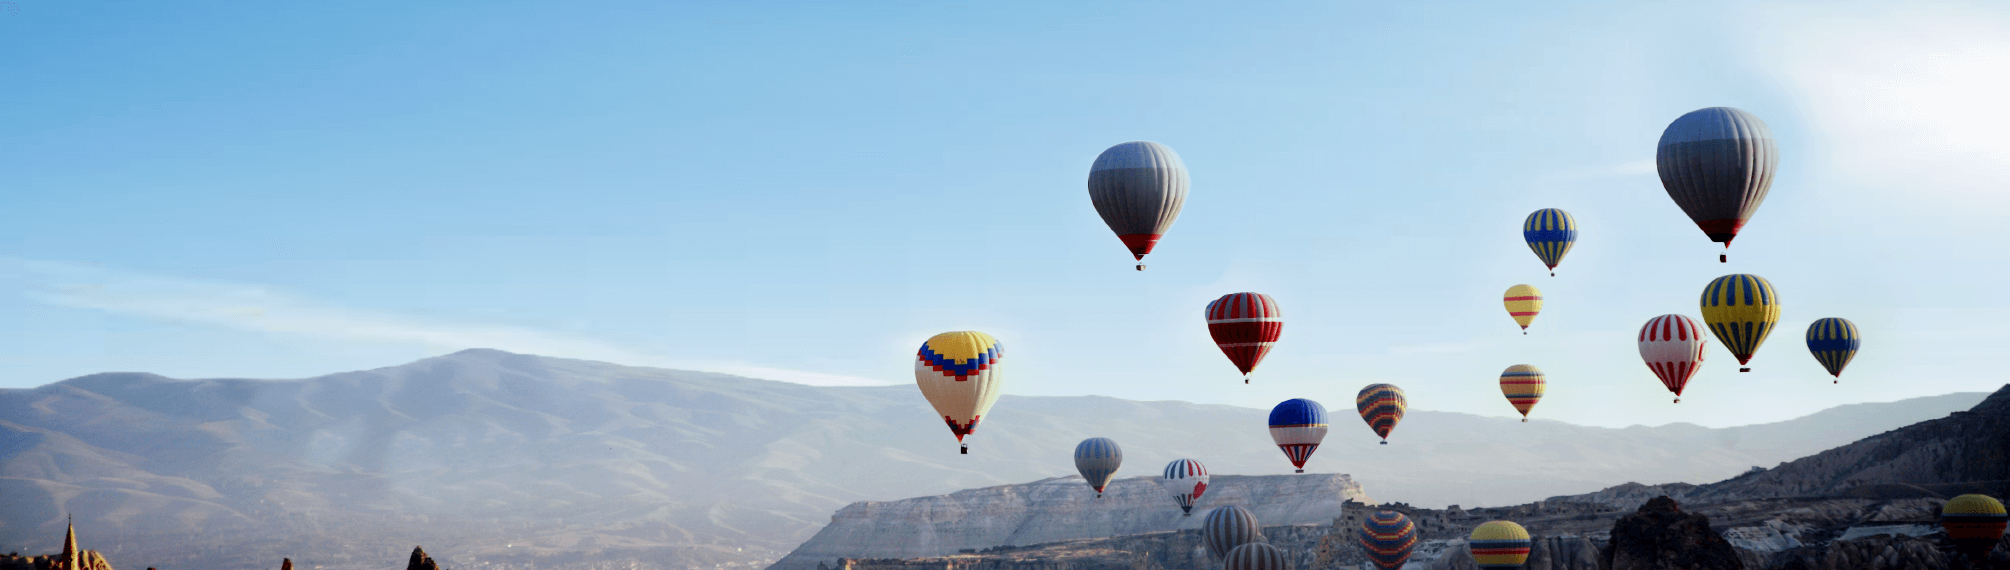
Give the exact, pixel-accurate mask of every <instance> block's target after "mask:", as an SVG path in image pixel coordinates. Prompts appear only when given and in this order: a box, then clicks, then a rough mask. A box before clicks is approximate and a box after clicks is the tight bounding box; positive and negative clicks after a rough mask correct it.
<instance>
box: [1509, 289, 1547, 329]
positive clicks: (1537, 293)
mask: <svg viewBox="0 0 2010 570" xmlns="http://www.w3.org/2000/svg"><path fill="white" fill-rule="evenodd" d="M1501 305H1502V306H1504V307H1507V310H1508V316H1509V317H1513V318H1514V322H1515V324H1519V325H1521V330H1528V324H1529V323H1532V322H1535V316H1536V314H1538V313H1541V312H1542V290H1540V289H1536V288H1535V286H1534V285H1516V286H1513V287H1509V288H1508V290H1507V292H1506V293H1502V294H1501Z"/></svg>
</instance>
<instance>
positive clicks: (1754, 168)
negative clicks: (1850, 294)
mask: <svg viewBox="0 0 2010 570" xmlns="http://www.w3.org/2000/svg"><path fill="white" fill-rule="evenodd" d="M1779 165H1780V152H1779V149H1777V148H1775V147H1774V146H1773V131H1772V129H1770V128H1767V127H1766V123H1765V122H1764V121H1760V120H1759V118H1758V117H1757V116H1754V115H1752V114H1751V113H1747V112H1745V111H1742V110H1738V109H1733V108H1730V107H1710V108H1708V109H1697V110H1695V111H1690V112H1689V113H1688V114H1685V115H1682V116H1681V117H1680V118H1677V119H1675V122H1673V123H1669V124H1668V129H1667V130H1665V131H1662V132H1661V143H1660V144H1659V145H1658V148H1656V149H1655V152H1654V167H1655V170H1657V171H1660V173H1661V186H1662V187H1663V188H1665V189H1667V190H1668V197H1669V198H1674V199H1675V205H1677V206H1681V207H1682V212H1683V213H1685V214H1688V215H1689V219H1690V220H1692V221H1694V222H1696V227H1698V228H1702V229H1703V233H1704V234H1706V235H1708V236H1710V241H1716V242H1723V244H1724V247H1725V248H1726V249H1729V248H1730V247H1731V240H1732V239H1733V238H1736V237H1738V230H1739V229H1742V228H1744V227H1745V222H1747V221H1750V220H1751V219H1752V213H1754V212H1757V211H1759V203H1760V202H1764V201H1765V200H1766V190H1767V189H1769V188H1771V187H1772V185H1773V172H1774V170H1776V169H1777V168H1778V167H1779ZM1717 261H1720V262H1721V261H1726V258H1725V256H1724V255H1722V254H1720V255H1718V256H1717Z"/></svg>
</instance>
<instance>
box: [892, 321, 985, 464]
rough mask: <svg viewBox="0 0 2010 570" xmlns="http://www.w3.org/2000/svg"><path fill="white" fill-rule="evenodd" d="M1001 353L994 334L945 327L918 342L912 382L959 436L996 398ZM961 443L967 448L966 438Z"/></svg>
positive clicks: (970, 428) (974, 425)
mask: <svg viewBox="0 0 2010 570" xmlns="http://www.w3.org/2000/svg"><path fill="white" fill-rule="evenodd" d="M1004 358H1005V350H1004V348H1003V346H1002V345H1000V344H999V343H998V339H995V338H991V335H988V334H984V333H981V332H977V331H957V332H946V333H942V334H939V335H935V336H933V337H929V339H928V342H924V343H921V353H920V355H919V357H917V358H916V359H915V361H914V383H915V384H917V385H919V386H921V395H922V397H925V398H928V403H929V405H932V406H935V413H937V414H940V415H941V416H942V421H944V422H946V423H948V424H949V433H953V434H956V441H957V442H959V443H961V442H962V441H963V436H966V435H970V432H973V431H976V430H977V422H978V420H982V419H984V414H985V413H986V412H989V411H991V405H992V404H995V403H998V394H999V390H1000V388H1001V387H1002V386H1003V385H1004V383H1005V372H1004V368H1003V365H1004V362H1003V359H1004ZM962 447H963V451H962V453H965V454H968V453H970V445H969V444H963V445H962Z"/></svg>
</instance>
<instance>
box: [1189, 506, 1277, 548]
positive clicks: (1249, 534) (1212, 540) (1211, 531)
mask: <svg viewBox="0 0 2010 570" xmlns="http://www.w3.org/2000/svg"><path fill="white" fill-rule="evenodd" d="M1200 537H1201V540H1203V541H1204V542H1206V543H1207V551H1208V552H1210V553H1213V554H1214V556H1215V558H1224V559H1225V558H1227V557H1228V552H1229V551H1231V550H1235V547H1237V546H1242V545H1244V544H1249V543H1251V542H1257V541H1260V540H1263V527H1260V526H1257V524H1256V515H1252V514H1249V510H1248V509H1244V508H1242V507H1238V506H1235V505H1229V506H1226V507H1216V508H1215V509H1214V511H1213V512H1210V513H1208V514H1207V520H1204V521H1201V523H1200Z"/></svg>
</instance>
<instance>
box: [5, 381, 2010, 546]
mask: <svg viewBox="0 0 2010 570" xmlns="http://www.w3.org/2000/svg"><path fill="white" fill-rule="evenodd" d="M1983 396H1984V394H1980V393H1977V394H1953V395H1947V396H1936V397H1931V398H1919V399H1913V400H1906V401H1903V402H1895V403H1889V404H1863V405H1856V406H1845V407H1841V408H1836V409H1833V410H1829V411H1826V412H1822V413H1819V414H1815V415H1813V416H1809V417H1806V418H1801V419H1797V420H1792V421H1787V422H1780V423H1776V424H1767V425H1759V426H1746V427H1740V428H1732V429H1722V430H1713V429H1706V428H1701V427H1697V426H1693V425H1686V424H1674V425H1669V426H1661V427H1654V428H1648V427H1633V428H1626V429H1606V428H1591V427H1581V426H1573V425H1568V424H1563V423H1558V422H1549V421H1536V422H1532V423H1528V424H1521V423H1518V422H1515V421H1514V420H1508V419H1501V418H1484V417H1478V416H1471V415H1465V414H1453V413H1439V412H1426V411H1414V412H1412V413H1411V414H1410V415H1409V417H1407V418H1406V419H1405V420H1404V421H1403V424H1402V426H1401V427H1400V428H1399V429H1398V431H1397V436H1396V437H1395V438H1394V439H1395V441H1394V442H1393V443H1392V444H1391V445H1387V446H1378V445H1375V444H1374V442H1375V439H1374V438H1373V437H1371V436H1370V435H1369V432H1368V430H1367V429H1366V428H1365V427H1361V426H1358V425H1355V424H1354V423H1353V422H1351V421H1347V420H1348V419H1351V418H1349V417H1348V416H1347V415H1346V414H1345V413H1344V412H1342V415H1341V416H1340V417H1341V421H1340V422H1339V424H1338V425H1336V428H1335V430H1334V433H1333V434H1332V435H1330V436H1328V438H1327V443H1326V445H1325V446H1323V447H1322V448H1321V449H1320V450H1319V452H1318V454H1317V455H1316V456H1315V457H1314V458H1313V460H1312V462H1311V463H1310V464H1308V465H1307V468H1308V471H1312V472H1326V473H1334V472H1339V473H1348V474H1351V475H1352V478H1353V480H1354V481H1357V482H1359V483H1360V484H1361V485H1362V487H1363V488H1364V490H1365V491H1366V492H1367V494H1368V495H1369V496H1372V497H1375V498H1376V499H1378V500H1384V501H1389V500H1395V501H1405V502H1409V503H1412V504H1417V505H1439V504H1445V503H1464V504H1467V505H1473V504H1477V503H1480V502H1482V500H1484V502H1486V503H1489V504H1512V503H1516V502H1522V501H1529V500H1535V499H1540V498H1543V497H1548V496H1554V495H1563V494H1574V493H1585V492H1590V491H1594V490H1597V489H1601V488H1604V487H1607V486H1610V485H1612V484H1613V483H1615V482H1623V481H1640V482H1644V483H1659V482H1673V481H1710V480H1718V479H1723V478H1726V477H1730V476H1733V475H1736V474H1738V473H1741V472H1744V471H1746V470H1747V469H1749V468H1751V467H1752V466H1754V465H1772V464H1775V463H1779V462H1782V461H1786V460H1791V459H1795V458H1798V457H1800V456H1803V455H1808V454H1811V453H1814V452H1817V451H1820V450H1822V449H1826V448H1828V447H1833V446H1835V445H1839V444H1841V443H1846V442H1848V441H1852V440H1855V439H1857V438H1861V437H1864V436H1867V435H1871V434H1874V433H1878V432H1881V431H1884V430H1888V429H1892V428H1896V427H1899V426H1903V425H1906V424H1910V423H1913V422H1917V421H1921V420H1924V419H1928V418H1933V417H1939V416H1943V415H1945V414H1947V413H1948V412H1950V411H1954V410H1961V409H1966V408H1968V407H1970V406H1972V405H1974V404H1975V403H1977V402H1979V401H1980V400H1981V399H1982V398H1983ZM1265 416H1266V411H1265V410H1256V409H1249V408H1238V407H1232V406H1220V405H1202V404H1192V403H1187V402H1135V401H1127V400H1120V399H1115V398H1105V397H1016V396H1007V397H1005V398H1004V399H1002V400H1001V401H1000V402H999V404H998V406H997V407H996V408H995V409H994V410H993V412H992V414H991V415H990V416H988V417H986V418H985V424H984V426H983V428H981V429H980V430H979V433H978V434H976V435H975V436H973V437H972V438H971V448H972V449H971V454H970V455H958V454H957V452H956V445H955V440H954V439H953V438H952V437H950V436H949V434H948V433H947V430H946V429H944V428H943V427H942V425H941V421H940V420H939V419H938V418H936V416H935V415H934V413H933V411H932V410H930V408H929V407H928V404H927V402H926V401H924V400H923V399H922V398H921V396H920V394H919V393H918V392H917V391H916V390H915V389H914V388H912V387H911V386H891V387H868V388H858V387H846V388H825V387H811V386H802V385H797V384H789V383H783V382H772V381H764V380H754V379H748V378H739V377H734V376H727V375H722V374H710V373H701V372H685V371H675V370H661V369H650V368H633V367H624V366H617V365H612V364H604V363H597V362H587V361H578V360H565V359H555V358H543V357H536V356H525V355H516V354H509V353H503V352H498V351H492V350H470V351H464V352H459V353H455V354H452V355H448V356H444V357H439V358H431V359H426V360H422V361H419V362H415V363H412V364H407V365H403V366H396V367H390V368H382V369H377V370H369V371H361V372H349V373H341V374H332V375H328V376H322V377H317V378H310V379H305V380H287V381H264V380H195V381H183V380H173V379H168V378H163V377H160V376H155V375H151V374H141V373H109V374H96V375H91V376H85V377H80V378H75V379H71V380H66V381H63V382H59V383H56V384H51V385H48V386H43V387H40V388H35V389H30V390H4V391H0V501H4V504H5V505H6V506H7V508H5V509H0V545H4V546H0V548H7V549H14V548H19V549H21V550H24V551H44V550H51V549H53V548H55V547H56V546H57V542H56V541H57V540H58V539H59V537H60V534H59V533H60V530H61V526H60V525H61V520H62V516H63V514H64V513H65V512H71V513H75V514H76V515H77V521H78V528H79V532H80V533H82V534H83V535H84V537H85V539H86V540H87V541H88V540H91V539H93V538H95V539H96V540H98V541H99V542H98V543H97V544H96V546H94V547H97V548H103V549H104V550H105V552H106V555H107V557H108V558H110V559H111V562H112V564H114V565H115V566H120V567H124V566H137V567H145V566H150V565H151V566H162V567H165V566H166V562H165V561H164V560H170V559H171V560H179V561H190V562H193V561H198V560H199V561H202V562H204V565H207V566H233V565H237V566H253V565H255V566H259V567H264V566H270V565H271V564H272V563H273V562H272V561H273V560H277V559H278V558H277V556H281V555H285V556H291V557H292V558H293V559H294V560H295V561H296V563H299V564H302V565H303V567H304V568H312V567H313V566H315V565H324V566H328V567H331V568H332V567H349V566H364V565H372V566H374V565H378V564H381V563H382V561H383V560H387V559H397V557H398V556H401V555H402V554H401V551H409V549H410V547H411V545H412V544H414V543H424V544H425V545H426V546H427V547H428V548H427V550H428V551H429V552H434V553H435V555H436V556H437V557H438V558H440V559H441V561H442V563H443V564H447V565H449V566H455V567H460V566H466V565H468V564H469V563H472V562H475V561H478V560H479V561H491V562H506V561H508V560H512V559H515V558H521V557H525V556H541V557H546V558H544V559H542V560H541V561H540V564H542V565H562V564H563V563H570V562H581V561H589V560H592V559H595V558H594V557H601V558H606V557H623V556H637V557H644V558H647V559H648V560H649V562H650V563H651V564H655V565H661V566H667V567H679V566H699V565H702V566H713V565H715V564H721V563H726V562H735V561H738V562H742V563H765V562H767V561H772V560H774V559H776V558H778V557H779V556H781V555H782V554H783V553H786V552H787V551H788V550H789V549H791V548H792V547H794V546H795V545H796V544H797V543H800V542H801V541H803V540H804V539H806V538H808V537H809V536H811V535H812V534H814V533H816V532H817V530H818V529H819V528H820V527H821V526H822V525H823V524H824V523H825V522H826V521H828V520H829V518H830V516H831V515H830V514H831V513H832V512H833V511H836V510H838V508H839V507H842V506H844V505H846V504H849V503H852V502H854V501H860V500H892V499H900V498H905V497H914V496H926V495H934V494H943V493H948V492H951V491H955V490H958V489H965V488H972V487H984V486H992V485H1000V484H1006V483H1015V482H1025V481H1033V480H1038V479H1042V478H1047V477H1053V476H1061V475H1067V474H1071V473H1073V472H1074V468H1073V464H1072V461H1071V459H1070V455H1069V453H1070V451H1072V449H1073V447H1074V444H1075V442H1077V441H1079V440H1081V439H1083V438H1086V437H1091V436H1107V437H1112V438H1114V439H1116V440H1117V441H1119V442H1121V443H1122V444H1123V446H1124V451H1125V456H1126V466H1125V468H1124V470H1123V471H1122V472H1120V473H1119V476H1136V475H1147V474H1151V473H1154V472H1156V471H1157V469H1158V468H1159V466H1161V465H1163V464H1164V463H1165V462H1167V461H1170V460H1172V459H1174V458H1175V457H1182V456H1184V457H1193V458H1196V459H1199V460H1201V461H1203V462H1205V463H1207V464H1208V465H1209V467H1210V469H1211V471H1214V472H1217V473H1241V474H1272V473H1288V472H1289V471H1288V470H1289V469H1290V467H1289V464H1288V463H1286V462H1285V460H1284V457H1283V454H1282V453H1280V452H1279V451H1277V449H1276V448H1275V447H1273V446H1272V445H1271V443H1270V441H1269V436H1268V433H1267V432H1266V431H1265V430H1264V428H1263V425H1264V420H1265ZM1482 466H1483V468H1482ZM181 541H192V542H190V543H187V544H183V543H182V542H181ZM106 542H116V543H117V544H116V545H108V544H105V543H106ZM268 550H269V551H270V552H271V553H272V555H271V556H269V558H270V560H267V559H265V558H268V556H266V554H265V553H266V551H268ZM378 550H382V552H383V553H385V554H381V555H380V554H379V553H378V552H377V551H378ZM384 556H389V557H388V558H386V557H384Z"/></svg>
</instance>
